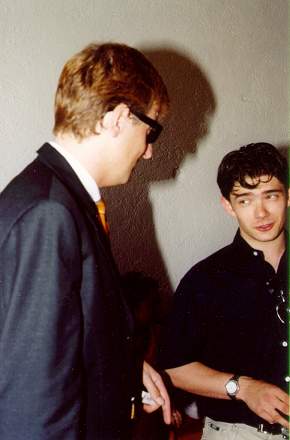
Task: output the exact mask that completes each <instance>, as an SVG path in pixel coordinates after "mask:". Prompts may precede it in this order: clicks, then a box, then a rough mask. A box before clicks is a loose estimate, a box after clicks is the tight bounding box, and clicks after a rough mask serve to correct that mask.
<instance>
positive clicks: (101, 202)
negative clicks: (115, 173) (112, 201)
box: [96, 199, 109, 234]
mask: <svg viewBox="0 0 290 440" xmlns="http://www.w3.org/2000/svg"><path fill="white" fill-rule="evenodd" d="M96 206H97V210H98V214H99V219H100V221H101V223H102V226H103V229H104V231H105V233H106V234H108V233H109V224H108V222H107V218H106V206H105V203H104V200H103V199H100V200H99V201H98V202H96Z"/></svg>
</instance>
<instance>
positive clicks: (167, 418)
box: [143, 361, 171, 425]
mask: <svg viewBox="0 0 290 440" xmlns="http://www.w3.org/2000/svg"><path fill="white" fill-rule="evenodd" d="M143 385H144V386H145V388H146V389H147V391H148V392H149V393H150V395H151V397H152V399H153V400H154V402H155V404H153V405H146V404H144V405H143V409H144V411H146V412H147V413H151V412H153V411H156V410H157V409H158V408H159V407H160V406H162V412H163V420H164V422H165V423H166V424H167V425H169V424H170V423H171V409H170V399H169V395H168V392H167V390H166V388H165V385H164V383H163V380H162V377H161V376H160V374H159V373H157V371H155V370H154V368H152V367H151V366H150V365H149V364H148V363H147V362H146V361H144V363H143Z"/></svg>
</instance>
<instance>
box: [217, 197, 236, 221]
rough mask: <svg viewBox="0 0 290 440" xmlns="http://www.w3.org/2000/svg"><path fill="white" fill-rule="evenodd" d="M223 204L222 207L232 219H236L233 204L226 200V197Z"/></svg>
mask: <svg viewBox="0 0 290 440" xmlns="http://www.w3.org/2000/svg"><path fill="white" fill-rule="evenodd" d="M221 204H222V207H223V208H224V210H225V211H226V212H227V213H228V214H230V215H231V216H232V217H236V213H235V211H234V210H233V207H232V205H231V202H230V201H229V200H228V199H226V198H225V197H224V196H222V197H221Z"/></svg>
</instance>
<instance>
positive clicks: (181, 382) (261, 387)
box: [166, 362, 289, 428]
mask: <svg viewBox="0 0 290 440" xmlns="http://www.w3.org/2000/svg"><path fill="white" fill-rule="evenodd" d="M166 371H167V373H168V374H169V376H170V378H171V380H172V383H173V385H174V386H176V387H177V388H180V389H182V390H184V391H187V392H189V393H193V394H197V395H199V396H205V397H211V398H216V399H230V397H229V396H228V395H227V392H226V389H225V384H226V383H227V381H228V380H229V379H230V378H231V377H232V376H233V373H224V372H220V371H217V370H214V369H212V368H209V367H207V366H206V365H203V364H201V363H199V362H192V363H191V364H187V365H183V366H181V367H178V368H171V369H168V370H166ZM239 387H240V389H239V391H238V393H237V395H236V398H237V399H238V400H242V401H244V402H245V403H246V405H247V406H248V407H249V409H250V410H251V411H253V412H254V413H255V414H257V415H258V416H260V417H262V418H263V419H265V420H266V421H267V422H269V423H280V424H281V425H282V426H284V427H286V428H288V427H289V424H288V421H287V420H286V419H285V418H284V417H283V416H282V415H286V416H289V396H288V395H287V394H286V393H285V392H284V391H283V390H281V389H280V388H278V387H277V386H275V385H273V384H270V383H267V382H263V381H259V380H256V379H253V378H251V377H247V376H241V377H240V378H239ZM281 414H282V415H281Z"/></svg>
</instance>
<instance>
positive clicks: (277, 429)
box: [253, 423, 289, 439]
mask: <svg viewBox="0 0 290 440" xmlns="http://www.w3.org/2000/svg"><path fill="white" fill-rule="evenodd" d="M253 428H257V431H258V432H263V433H264V434H272V435H279V434H282V437H283V438H285V439H289V430H288V429H287V428H284V426H281V425H279V424H278V423H275V424H274V425H270V424H269V423H259V424H258V425H256V426H253Z"/></svg>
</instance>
